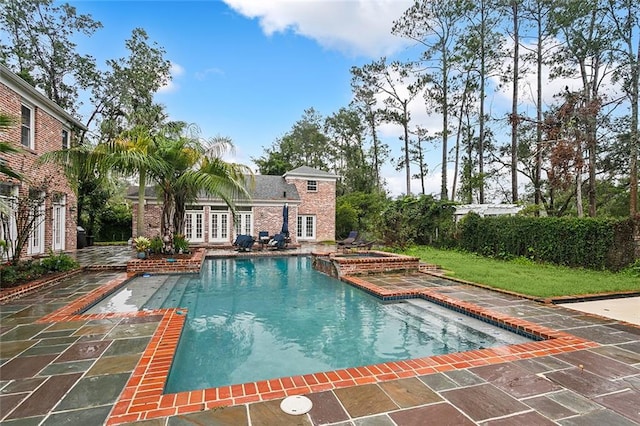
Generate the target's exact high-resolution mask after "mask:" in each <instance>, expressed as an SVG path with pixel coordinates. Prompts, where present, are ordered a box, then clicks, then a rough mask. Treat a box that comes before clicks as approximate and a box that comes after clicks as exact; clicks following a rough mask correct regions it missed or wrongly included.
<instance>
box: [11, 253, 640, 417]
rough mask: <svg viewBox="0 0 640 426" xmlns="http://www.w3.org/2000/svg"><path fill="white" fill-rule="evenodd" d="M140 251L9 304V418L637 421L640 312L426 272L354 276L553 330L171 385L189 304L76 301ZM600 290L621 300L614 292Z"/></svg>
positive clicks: (104, 256) (395, 291)
mask: <svg viewBox="0 0 640 426" xmlns="http://www.w3.org/2000/svg"><path fill="white" fill-rule="evenodd" d="M288 252H289V253H295V254H304V253H307V252H309V248H308V247H302V248H298V249H295V250H291V251H288ZM212 254H214V253H212ZM215 254H224V255H226V254H229V253H226V252H221V251H216V253H215ZM257 254H266V253H257ZM130 257H131V251H130V250H128V249H126V248H119V247H112V248H97V247H90V248H87V249H83V250H81V251H79V252H78V253H77V258H78V260H79V261H81V263H82V264H83V265H86V266H88V265H92V266H93V267H94V269H95V270H91V271H86V272H84V273H82V274H77V275H75V276H73V277H70V278H68V279H66V280H64V281H63V282H61V283H59V284H57V285H54V286H50V287H47V288H44V289H41V290H39V291H37V292H33V293H30V294H27V295H25V296H23V297H21V298H19V299H16V300H13V301H10V302H8V303H5V304H3V305H0V319H1V322H0V422H1V424H2V425H56V424H77V425H96V424H124V423H126V424H138V423H139V424H143V425H149V426H155V425H187V424H212V425H213V424H215V425H234V426H242V425H247V426H250V425H251V426H256V425H269V426H270V425H278V426H280V425H321V424H332V425H345V426H346V425H352V426H363V425H370V426H373V425H380V426H385V425H389V426H391V425H423V424H427V422H428V423H429V424H437V425H444V424H450V425H554V424H559V425H594V426H595V425H598V426H600V425H609V424H611V425H614V424H615V425H640V408H639V407H640V404H639V402H640V327H639V326H637V325H635V324H632V323H631V322H625V321H621V320H618V319H613V318H607V317H605V316H599V315H595V314H591V313H585V312H581V311H579V310H577V309H570V308H571V304H569V305H563V306H560V305H550V304H541V303H537V302H534V301H531V300H528V299H525V298H519V297H515V296H511V295H507V294H503V293H500V292H495V291H491V290H487V289H484V288H479V287H475V286H471V285H465V284H462V283H455V282H452V281H449V280H446V279H443V278H442V277H438V276H437V275H429V274H414V275H389V276H378V277H367V278H366V280H364V279H354V280H353V282H352V284H353V285H356V286H359V287H361V288H363V289H365V290H367V291H370V292H373V293H377V294H382V295H386V296H390V297H395V296H398V295H403V294H412V295H421V296H422V297H425V298H427V299H429V300H434V301H436V302H439V303H441V304H446V305H450V306H452V307H459V308H464V309H465V310H468V311H471V312H473V313H474V314H476V315H477V316H482V317H485V318H489V319H491V320H493V321H494V322H498V323H504V324H510V325H514V326H517V327H518V328H520V329H521V330H526V331H528V332H532V333H534V334H538V335H541V336H546V337H550V338H551V339H549V340H545V341H540V342H532V343H526V344H521V345H512V346H507V347H502V348H494V349H484V350H479V351H471V352H465V353H458V354H451V355H445V356H436V357H429V358H422V359H418V360H410V361H406V362H395V363H385V364H378V365H375V366H367V367H359V368H353V369H345V370H339V371H334V372H325V373H318V374H310V375H305V376H297V377H290V378H281V379H274V380H268V381H262V382H257V383H248V384H242V385H234V386H227V387H222V388H217V389H206V390H202V391H193V392H182V393H179V394H168V395H163V394H162V389H163V386H164V383H165V380H166V376H167V374H168V370H169V366H170V362H171V359H172V357H173V351H174V350H175V347H176V345H177V342H178V339H179V335H180V330H181V327H182V324H183V323H184V315H183V312H182V311H181V310H180V309H169V310H158V311H152V312H144V313H133V314H103V315H77V314H76V313H75V312H76V311H77V310H78V309H79V308H80V307H83V306H85V305H87V304H88V303H90V301H91V300H93V299H94V298H95V297H96V296H97V295H98V294H101V293H104V292H105V291H107V290H108V289H109V288H110V287H115V286H117V285H118V284H119V283H121V282H122V281H123V280H125V279H126V273H125V272H124V271H122V270H121V269H122V268H121V266H122V264H123V263H126V261H127V260H128V259H129V258H130ZM114 268H115V270H114ZM117 268H120V270H117ZM636 300H637V299H636ZM629 301H631V302H629ZM625 302H626V303H627V304H628V303H631V306H632V308H631V309H632V312H633V299H626V300H625ZM600 303H601V305H600V306H610V311H611V310H614V306H615V301H611V303H610V304H609V305H607V301H602V302H600ZM636 307H638V310H640V306H639V305H636ZM576 308H579V306H578V305H576ZM607 309H609V308H607ZM638 310H636V311H635V312H638ZM603 312H605V313H606V312H608V311H603ZM611 316H615V315H611ZM212 362H215V360H212ZM256 367H257V368H259V366H256ZM298 394H303V395H306V396H307V397H309V398H310V399H311V400H312V402H313V408H312V409H311V411H310V412H309V413H308V414H304V415H301V416H291V415H288V414H285V413H284V412H282V411H281V410H280V408H279V405H280V402H281V401H282V399H283V398H284V397H285V396H287V395H298Z"/></svg>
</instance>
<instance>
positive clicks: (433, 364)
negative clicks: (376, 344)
mask: <svg viewBox="0 0 640 426" xmlns="http://www.w3.org/2000/svg"><path fill="white" fill-rule="evenodd" d="M129 278H130V277H127V274H124V273H123V274H120V275H118V276H117V277H116V278H114V279H113V280H111V281H110V282H108V283H107V284H106V285H104V286H102V287H101V288H99V289H96V290H94V291H93V292H90V293H88V294H86V295H85V296H83V297H81V298H79V299H77V300H75V301H74V302H72V303H71V304H69V305H67V306H64V307H62V308H60V309H58V310H57V311H55V312H53V313H51V314H49V315H47V316H45V317H43V318H41V319H40V320H39V321H38V322H58V321H73V320H77V319H87V318H90V319H98V318H114V317H118V318H120V317H132V316H133V317H136V316H148V315H162V319H161V321H160V323H159V325H158V328H157V329H156V331H155V333H154V334H153V336H152V338H151V341H150V342H149V344H148V345H147V348H146V349H145V351H144V353H143V355H142V357H141V358H140V360H139V362H138V364H137V365H136V367H135V369H134V370H133V372H132V374H131V377H130V378H129V380H128V381H127V383H126V385H125V387H124V389H123V391H122V393H121V395H120V397H119V399H118V400H117V401H116V403H115V405H114V406H113V408H112V410H111V413H110V414H109V417H108V419H107V422H106V424H107V425H117V424H124V423H129V422H133V421H141V420H148V419H153V418H160V417H167V416H173V415H177V414H186V413H192V412H198V411H203V410H209V409H213V408H217V407H224V406H233V405H242V404H249V403H253V402H259V401H268V400H273V399H279V398H284V397H286V396H291V395H300V394H307V393H313V392H321V391H326V390H332V389H338V388H345V387H351V386H358V385H363V384H369V383H378V382H384V381H389V380H396V379H399V378H407V377H415V376H422V375H427V374H434V373H438V372H443V371H449V370H455V369H462V368H468V367H475V366H480V365H489V364H498V363H502V362H508V361H515V360H519V359H527V358H535V357H539V356H546V355H555V354H559V353H565V352H572V351H576V350H581V349H587V348H593V347H597V346H599V344H597V343H595V342H592V341H589V340H586V339H582V338H578V337H576V336H573V335H571V334H569V333H565V332H560V331H556V330H553V329H550V328H547V327H542V326H539V325H537V324H534V323H531V322H529V321H526V320H522V319H518V318H513V317H509V316H508V315H505V314H501V313H499V312H495V311H492V310H489V309H485V308H483V307H480V306H478V305H475V304H473V303H469V302H464V301H461V300H458V299H455V298H452V297H449V296H446V295H443V294H440V293H439V292H438V291H437V290H436V289H434V288H424V289H420V290H409V291H399V292H398V291H389V290H385V289H383V288H380V287H377V286H375V285H373V284H371V283H369V282H367V281H366V279H365V278H364V277H354V276H345V277H343V281H344V282H345V283H347V284H349V285H353V286H355V287H358V288H360V289H362V290H364V291H367V292H368V293H370V294H373V295H375V296H377V297H379V298H381V299H385V298H386V299H387V300H388V299H389V298H392V299H400V298H423V299H426V300H428V301H430V302H435V303H438V304H440V305H443V306H446V307H447V308H450V309H453V310H455V311H458V312H462V313H465V314H469V315H471V316H473V317H476V318H480V319H483V320H486V321H488V322H491V323H494V324H495V325H498V326H501V325H502V326H503V327H504V328H512V329H515V330H517V332H520V333H521V334H523V333H526V334H528V335H530V336H535V337H538V338H540V339H544V340H540V341H534V342H528V343H521V344H516V345H509V346H502V347H498V348H492V349H481V350H475V351H468V352H458V353H453V354H448V355H436V356H432V357H424V358H417V359H410V360H406V361H395V362H387V363H381V364H374V365H368V366H363V367H355V368H347V369H341V370H336V371H329V372H321V373H314V374H306V375H301V376H292V377H282V378H277V379H269V380H263V381H258V382H250V383H243V384H235V385H230V386H222V387H218V388H208V389H199V390H194V391H185V392H180V393H174V394H164V393H163V392H164V387H165V384H166V380H167V377H168V375H169V371H170V368H171V363H172V361H173V357H174V354H175V351H176V349H177V346H178V342H179V340H180V334H181V332H182V328H183V326H184V322H185V318H186V310H185V309H181V308H172V309H158V310H153V311H142V312H134V313H110V314H80V313H78V312H82V311H83V310H84V309H86V308H87V307H88V306H90V305H91V304H92V303H95V301H96V300H97V299H100V298H103V297H104V296H105V295H107V294H109V293H111V292H113V291H115V289H117V288H118V287H120V286H122V285H123V284H124V283H125V282H126V281H128V279H129Z"/></svg>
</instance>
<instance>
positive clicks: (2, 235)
mask: <svg viewBox="0 0 640 426" xmlns="http://www.w3.org/2000/svg"><path fill="white" fill-rule="evenodd" d="M17 196H18V187H17V186H13V185H11V184H6V183H0V203H1V204H2V205H4V206H6V208H3V209H0V240H1V241H3V242H4V243H3V244H2V246H1V247H0V258H2V259H5V260H7V259H9V258H10V257H11V256H13V238H15V235H16V234H17V232H18V231H17V225H16V215H15V206H16V198H17Z"/></svg>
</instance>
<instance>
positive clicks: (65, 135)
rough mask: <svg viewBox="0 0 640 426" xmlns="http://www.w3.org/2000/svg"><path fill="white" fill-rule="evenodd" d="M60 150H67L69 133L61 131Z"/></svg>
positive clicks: (64, 130)
mask: <svg viewBox="0 0 640 426" xmlns="http://www.w3.org/2000/svg"><path fill="white" fill-rule="evenodd" d="M62 149H69V131H68V130H66V129H62Z"/></svg>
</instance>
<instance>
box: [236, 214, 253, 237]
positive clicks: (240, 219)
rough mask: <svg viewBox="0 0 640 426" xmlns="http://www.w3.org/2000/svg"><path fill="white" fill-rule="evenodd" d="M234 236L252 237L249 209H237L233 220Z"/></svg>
mask: <svg viewBox="0 0 640 426" xmlns="http://www.w3.org/2000/svg"><path fill="white" fill-rule="evenodd" d="M233 223H234V225H235V232H236V236H238V235H253V212H252V210H251V207H246V208H241V207H240V208H238V212H237V214H236V216H235V217H234V218H233Z"/></svg>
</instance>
